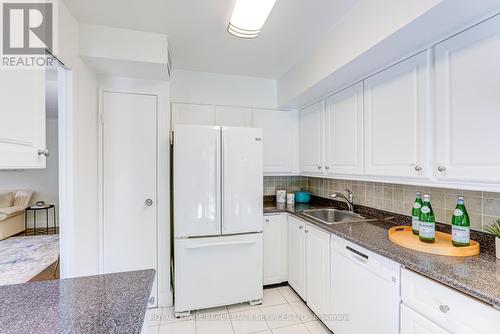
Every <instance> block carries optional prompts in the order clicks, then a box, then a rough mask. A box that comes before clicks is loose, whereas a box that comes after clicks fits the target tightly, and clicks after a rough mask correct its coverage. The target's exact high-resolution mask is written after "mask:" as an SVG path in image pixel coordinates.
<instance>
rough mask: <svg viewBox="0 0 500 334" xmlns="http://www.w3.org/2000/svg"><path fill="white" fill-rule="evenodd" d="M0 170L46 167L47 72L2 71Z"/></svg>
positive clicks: (0, 75) (34, 70)
mask: <svg viewBox="0 0 500 334" xmlns="http://www.w3.org/2000/svg"><path fill="white" fill-rule="evenodd" d="M0 85H1V87H2V89H1V90H0V101H1V104H2V107H1V108H0V169H29V168H45V163H46V157H45V155H44V154H42V152H43V151H44V150H45V149H46V147H45V136H46V135H45V69H29V70H28V69H19V70H12V69H11V70H5V69H4V70H0Z"/></svg>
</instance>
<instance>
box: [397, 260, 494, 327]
mask: <svg viewBox="0 0 500 334" xmlns="http://www.w3.org/2000/svg"><path fill="white" fill-rule="evenodd" d="M401 298H402V300H403V304H402V306H401V307H402V310H403V309H404V310H405V311H404V315H403V312H402V315H401V334H410V333H412V334H413V333H448V332H449V333H453V334H466V333H467V334H491V333H498V330H499V328H500V311H498V310H495V309H494V308H492V307H490V306H487V305H485V304H483V303H481V302H479V301H476V300H474V299H472V298H470V297H467V296H465V295H463V294H461V293H459V292H456V291H454V290H452V289H450V288H448V287H445V286H443V285H441V284H440V283H437V282H434V281H432V280H430V279H428V278H426V277H423V276H421V275H419V274H417V273H414V272H412V271H410V270H407V269H403V270H402V271H401ZM407 308H409V309H411V311H412V312H409V310H407ZM415 314H417V315H415ZM419 316H420V317H419ZM421 317H423V318H424V319H428V320H427V322H430V323H432V324H434V326H432V325H430V324H428V323H426V322H425V321H424V320H422V319H421ZM439 327H443V330H441V331H439ZM426 330H427V331H426Z"/></svg>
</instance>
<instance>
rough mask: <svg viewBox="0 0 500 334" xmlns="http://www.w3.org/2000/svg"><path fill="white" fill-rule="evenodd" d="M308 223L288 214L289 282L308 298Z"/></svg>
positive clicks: (300, 294) (302, 296)
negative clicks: (306, 228) (306, 231)
mask: <svg viewBox="0 0 500 334" xmlns="http://www.w3.org/2000/svg"><path fill="white" fill-rule="evenodd" d="M305 226H306V223H305V222H304V221H302V220H300V219H297V218H295V217H293V216H288V284H290V286H291V287H292V288H293V289H294V290H295V292H297V294H298V295H299V296H300V297H301V298H302V299H304V300H306V297H307V295H306V234H305Z"/></svg>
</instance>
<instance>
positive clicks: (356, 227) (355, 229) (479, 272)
mask: <svg viewBox="0 0 500 334" xmlns="http://www.w3.org/2000/svg"><path fill="white" fill-rule="evenodd" d="M331 206H332V205H326V204H312V205H308V204H298V205H296V206H295V207H290V206H286V205H280V204H278V205H276V204H275V203H265V204H264V213H267V214H269V213H280V212H287V213H291V214H293V215H295V216H298V217H300V218H301V219H303V220H306V221H307V222H309V223H311V224H314V225H315V226H318V227H320V228H322V229H323V230H325V231H327V232H330V233H332V234H335V235H338V236H339V237H341V238H344V239H346V240H349V241H351V242H354V243H356V244H358V245H360V246H362V247H365V248H366V249H368V250H371V251H373V252H376V253H378V254H381V255H383V256H385V257H387V258H389V259H392V260H394V261H396V262H399V263H400V264H402V265H403V266H404V267H406V268H408V269H411V270H413V271H415V272H417V273H420V274H422V275H424V276H427V277H429V278H431V279H434V280H435V281H437V282H440V283H442V284H444V285H447V286H449V287H451V288H453V289H456V290H458V291H460V292H463V293H465V294H467V295H469V296H472V297H474V298H476V299H479V300H481V301H483V302H485V303H487V304H489V305H491V306H494V307H495V308H497V309H500V260H497V259H496V257H495V256H494V255H493V254H492V252H491V247H490V249H487V248H488V247H484V251H483V248H482V249H481V253H480V254H478V255H475V256H470V257H450V256H442V255H433V254H427V253H423V252H419V251H414V250H411V249H408V248H404V247H401V246H399V245H396V244H395V243H393V242H391V241H390V240H389V238H388V236H387V230H388V229H389V228H391V227H393V226H398V225H408V221H403V220H404V219H403V218H401V216H399V215H392V216H395V217H394V219H389V220H384V219H375V220H374V221H370V222H353V223H341V224H334V225H327V224H324V223H321V222H318V221H316V220H314V219H311V218H309V217H308V216H306V215H304V214H303V213H301V211H302V210H305V209H309V208H321V207H331ZM374 211H377V210H374ZM360 213H362V214H363V215H365V216H367V217H369V218H373V217H374V216H373V215H370V214H367V213H366V212H360ZM410 219H411V218H410ZM471 234H472V233H471ZM473 239H474V237H473ZM492 240H493V239H492ZM488 242H489V239H488ZM480 243H481V241H480ZM483 246H484V245H483Z"/></svg>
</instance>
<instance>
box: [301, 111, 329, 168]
mask: <svg viewBox="0 0 500 334" xmlns="http://www.w3.org/2000/svg"><path fill="white" fill-rule="evenodd" d="M323 120H324V102H323V101H320V102H317V103H315V104H313V105H311V106H309V107H307V108H305V109H302V110H301V111H300V169H301V171H302V172H304V173H308V174H324V170H325V168H324V165H323V162H324V157H323V155H324V154H323V150H324V129H323Z"/></svg>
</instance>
